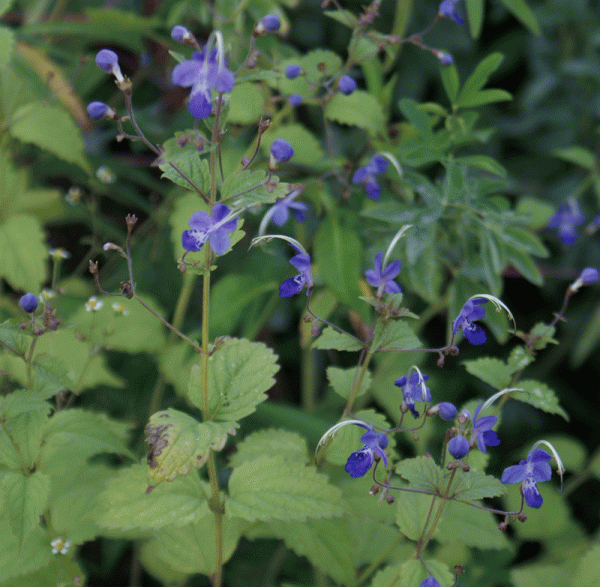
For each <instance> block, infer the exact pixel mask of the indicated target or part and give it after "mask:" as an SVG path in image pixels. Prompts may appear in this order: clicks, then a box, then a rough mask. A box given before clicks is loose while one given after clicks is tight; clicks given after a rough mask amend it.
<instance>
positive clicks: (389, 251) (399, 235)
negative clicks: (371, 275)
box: [381, 224, 413, 273]
mask: <svg viewBox="0 0 600 587" xmlns="http://www.w3.org/2000/svg"><path fill="white" fill-rule="evenodd" d="M412 227H413V225H412V224H405V225H404V226H403V227H402V228H401V229H400V230H399V231H398V232H397V233H396V234H395V235H394V238H393V239H392V242H390V245H389V247H388V248H387V251H386V252H385V257H384V258H383V261H382V262H381V273H383V270H384V269H385V266H386V265H387V261H388V259H389V257H390V255H391V254H392V251H393V250H394V247H395V246H396V243H397V242H398V241H399V240H400V239H401V238H402V237H403V236H404V233H405V232H406V231H407V230H408V229H409V228H412Z"/></svg>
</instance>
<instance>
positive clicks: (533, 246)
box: [501, 226, 550, 257]
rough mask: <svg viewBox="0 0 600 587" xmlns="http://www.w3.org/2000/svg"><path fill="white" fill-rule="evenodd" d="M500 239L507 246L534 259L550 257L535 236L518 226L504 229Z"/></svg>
mask: <svg viewBox="0 0 600 587" xmlns="http://www.w3.org/2000/svg"><path fill="white" fill-rule="evenodd" d="M501 238H502V239H503V240H504V241H505V242H506V243H507V244H509V245H511V246H513V247H517V248H518V249H519V250H521V251H524V252H527V253H530V254H531V255H535V256H536V257H548V256H549V255H550V252H549V251H548V249H547V248H546V247H545V246H544V244H543V243H542V241H541V240H540V239H539V238H538V237H537V236H536V235H535V234H533V233H531V232H530V231H528V230H525V229H523V228H519V227H518V226H511V227H508V228H506V229H505V230H504V231H503V232H502V234H501Z"/></svg>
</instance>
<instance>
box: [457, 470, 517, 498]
mask: <svg viewBox="0 0 600 587" xmlns="http://www.w3.org/2000/svg"><path fill="white" fill-rule="evenodd" d="M504 493H506V490H505V489H504V485H502V483H501V481H500V479H496V477H492V476H491V475H486V474H485V473H484V472H483V471H469V472H468V473H465V472H464V471H460V470H459V471H457V475H456V476H455V478H454V483H453V484H452V494H453V495H454V496H455V497H456V498H457V499H462V500H464V501H475V500H476V499H483V498H484V497H497V496H499V495H503V494H504Z"/></svg>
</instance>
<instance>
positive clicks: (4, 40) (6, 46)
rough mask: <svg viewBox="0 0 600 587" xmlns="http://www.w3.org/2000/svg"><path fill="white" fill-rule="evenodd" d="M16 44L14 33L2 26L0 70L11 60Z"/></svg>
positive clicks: (0, 35)
mask: <svg viewBox="0 0 600 587" xmlns="http://www.w3.org/2000/svg"><path fill="white" fill-rule="evenodd" d="M14 44H15V33H14V31H13V30H12V29H9V28H8V27H5V26H0V68H2V67H4V66H5V65H6V64H7V63H8V61H9V60H10V56H11V54H12V50H13V46H14Z"/></svg>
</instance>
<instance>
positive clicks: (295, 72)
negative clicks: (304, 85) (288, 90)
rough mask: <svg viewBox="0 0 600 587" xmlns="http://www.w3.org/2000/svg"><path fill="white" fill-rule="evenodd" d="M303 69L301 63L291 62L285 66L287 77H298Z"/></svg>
mask: <svg viewBox="0 0 600 587" xmlns="http://www.w3.org/2000/svg"><path fill="white" fill-rule="evenodd" d="M301 71H302V68H301V67H300V66H299V65H296V64H295V63H291V64H290V65H288V66H287V67H286V68H285V71H284V73H285V77H287V78H288V79H296V78H297V77H298V76H299V75H300V72H301Z"/></svg>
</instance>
